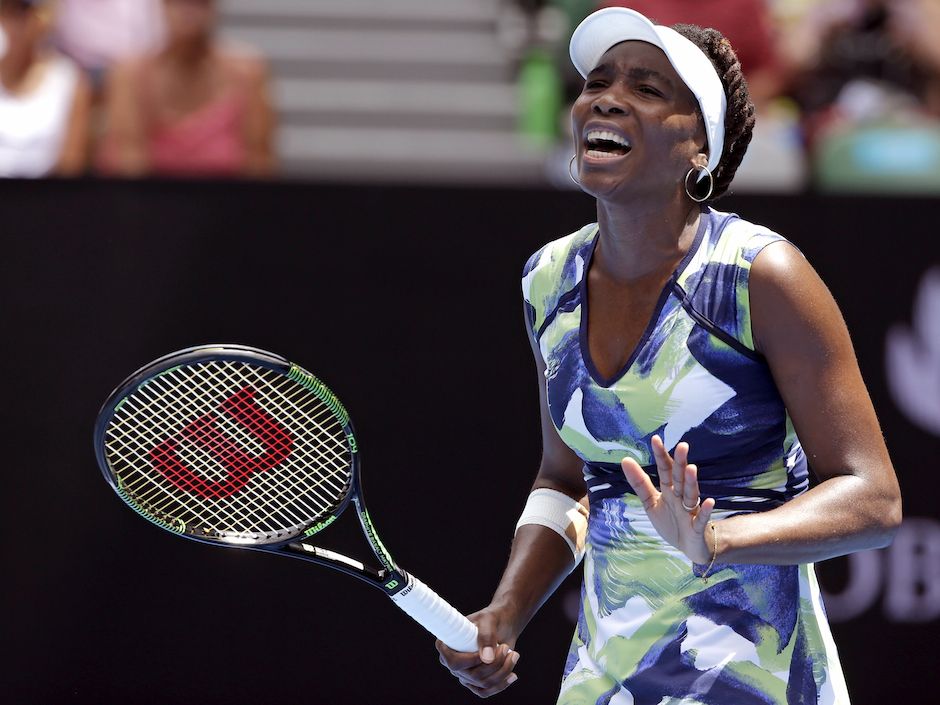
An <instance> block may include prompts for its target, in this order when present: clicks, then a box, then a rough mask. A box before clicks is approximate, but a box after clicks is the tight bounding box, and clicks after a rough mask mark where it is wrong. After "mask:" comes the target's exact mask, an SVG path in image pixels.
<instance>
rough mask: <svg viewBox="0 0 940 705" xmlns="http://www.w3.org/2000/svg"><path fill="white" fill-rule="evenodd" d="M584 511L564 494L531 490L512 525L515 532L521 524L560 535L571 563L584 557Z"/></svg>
mask: <svg viewBox="0 0 940 705" xmlns="http://www.w3.org/2000/svg"><path fill="white" fill-rule="evenodd" d="M587 517H588V513H587V509H585V508H584V505H582V504H581V503H580V502H578V501H577V500H574V499H572V498H571V497H569V496H568V495H566V494H565V493H564V492H559V491H557V490H552V489H549V488H547V487H540V488H539V489H537V490H532V492H531V493H530V494H529V499H528V501H527V502H526V504H525V509H523V510H522V516H520V517H519V521H518V522H516V531H517V532H518V531H519V527H520V526H523V525H525V524H538V525H540V526H544V527H547V528H549V529H551V530H552V531H554V532H555V533H557V534H558V535H559V536H561V537H562V538H563V539H564V540H565V542H566V543H567V544H568V548H570V549H571V554H572V555H573V556H574V564H575V565H577V564H578V563H580V562H581V559H582V558H583V557H584V541H585V539H586V538H587V527H588V522H587Z"/></svg>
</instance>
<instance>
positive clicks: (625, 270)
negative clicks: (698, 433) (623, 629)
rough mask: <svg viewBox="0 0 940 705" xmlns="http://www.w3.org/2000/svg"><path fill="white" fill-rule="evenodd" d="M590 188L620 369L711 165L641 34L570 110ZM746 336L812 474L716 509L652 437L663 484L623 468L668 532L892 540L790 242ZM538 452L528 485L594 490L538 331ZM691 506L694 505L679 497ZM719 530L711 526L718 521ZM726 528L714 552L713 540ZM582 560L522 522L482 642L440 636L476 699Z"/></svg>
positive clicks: (892, 506)
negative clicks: (601, 136) (796, 489)
mask: <svg viewBox="0 0 940 705" xmlns="http://www.w3.org/2000/svg"><path fill="white" fill-rule="evenodd" d="M572 122H573V126H574V132H575V143H576V144H578V145H579V147H578V163H579V167H580V168H579V174H580V180H581V184H582V188H583V189H584V190H585V191H587V192H588V193H590V194H592V195H594V196H595V197H596V198H597V210H598V223H599V225H600V231H599V233H600V234H599V238H600V239H599V241H598V245H597V248H596V251H595V254H594V258H593V260H592V263H591V268H590V270H589V271H588V273H587V277H588V279H587V285H588V286H587V290H588V304H589V307H588V310H589V318H588V346H589V351H590V355H591V358H592V360H593V362H594V364H595V366H596V367H597V369H598V371H599V372H600V373H601V374H602V375H604V376H605V377H610V376H613V375H614V374H616V373H617V372H618V371H620V370H621V369H622V367H623V365H624V364H625V363H626V361H627V360H628V358H629V357H630V354H631V352H632V351H633V349H634V348H635V347H636V345H637V344H638V342H639V340H640V338H641V337H642V334H643V331H644V330H645V328H646V326H647V324H648V322H649V320H650V318H651V317H652V315H653V313H654V309H655V305H656V301H657V299H658V297H659V295H660V293H661V291H662V289H663V287H664V286H665V284H666V282H667V280H668V279H669V277H670V276H671V274H672V272H673V271H674V269H675V267H676V266H677V264H678V263H679V262H680V260H681V259H682V257H683V256H684V255H685V253H686V252H687V251H688V249H689V247H690V246H691V243H692V240H693V238H694V235H695V232H696V229H697V227H698V221H699V217H700V210H699V206H698V205H697V204H696V203H694V202H693V201H692V200H691V199H690V198H689V197H688V195H687V194H686V192H685V186H684V180H685V175H686V173H687V172H688V170H689V169H690V168H691V167H692V166H693V165H704V164H705V163H706V162H707V144H706V139H705V134H704V127H703V124H702V121H701V118H700V117H699V116H698V112H697V110H696V102H695V99H694V97H693V95H692V93H691V91H689V89H688V88H687V87H686V86H685V85H684V84H683V83H682V81H681V79H679V77H678V75H677V74H676V73H675V70H674V69H673V68H672V66H671V65H670V64H669V62H668V60H667V59H666V56H665V54H663V53H662V52H661V51H660V50H659V49H657V48H655V47H653V46H652V45H649V44H645V43H643V42H624V43H622V44H618V45H616V46H614V47H612V48H611V49H610V50H608V51H607V53H606V54H604V56H603V57H602V59H601V62H600V65H599V66H598V68H597V69H595V70H594V71H593V72H592V73H591V74H589V75H588V78H587V80H586V82H585V87H584V90H583V91H582V93H581V96H580V97H579V98H578V100H577V101H576V102H575V104H574V106H573V108H572ZM596 126H599V128H600V129H605V130H606V129H609V130H611V131H614V132H616V133H618V134H620V135H622V136H625V137H626V138H627V139H629V141H630V144H631V145H632V149H631V150H630V152H629V153H627V154H625V155H623V156H618V157H614V158H611V157H603V156H600V155H596V154H595V155H594V156H591V155H589V154H587V152H588V151H589V150H588V149H587V145H586V142H585V140H584V139H583V137H584V136H585V135H586V133H587V132H588V131H590V130H591V129H594V128H595V127H596ZM749 290H750V298H751V301H750V304H751V316H752V335H753V339H754V345H755V348H756V349H757V350H758V351H759V352H760V353H761V354H763V355H764V356H765V358H766V361H767V364H768V365H769V367H770V370H771V373H772V374H773V377H774V380H775V381H776V384H777V387H778V389H779V391H780V394H781V396H782V398H783V401H784V403H785V405H786V407H787V410H788V412H789V414H790V417H791V419H792V420H793V423H794V426H795V428H796V432H797V434H798V435H799V438H800V441H801V443H802V445H803V448H804V450H805V452H806V454H807V457H808V459H809V462H810V464H811V465H812V467H813V469H814V471H815V473H816V475H817V477H818V479H819V480H820V482H819V484H818V485H817V486H816V487H814V488H813V489H811V490H809V491H807V492H805V493H804V494H803V495H801V496H800V497H798V498H796V499H794V500H792V501H790V502H788V503H786V504H785V505H783V506H781V507H779V508H776V509H773V510H771V511H767V512H762V513H759V514H748V515H739V516H735V517H731V518H727V519H720V520H719V519H716V520H715V521H711V515H712V509H713V508H714V500H713V499H711V498H706V497H700V494H699V489H698V482H697V468H696V466H695V465H694V464H693V463H690V462H689V459H690V457H694V449H690V448H689V446H688V444H687V443H679V444H678V446H677V447H676V448H675V450H674V452H673V454H672V455H670V454H669V452H668V451H667V449H666V448H665V447H664V446H663V444H662V441H661V439H659V438H658V437H654V439H653V455H654V457H655V460H656V464H657V469H658V473H659V475H660V477H661V478H662V482H661V485H660V487H656V486H655V485H654V484H653V483H652V481H651V480H650V478H649V476H648V475H647V474H646V473H645V472H644V471H643V470H642V468H641V467H640V466H639V465H638V464H637V463H636V462H635V461H633V460H632V459H625V460H624V461H623V462H622V467H623V472H624V474H625V476H626V478H627V480H628V481H629V482H630V484H631V486H632V487H633V489H634V491H635V492H636V494H637V496H638V497H639V498H640V499H641V500H642V501H643V503H644V508H645V509H646V512H647V514H648V516H649V517H650V519H651V521H652V523H653V525H654V526H655V527H656V529H657V531H658V532H659V533H660V535H661V536H662V537H663V539H664V540H666V541H667V542H669V543H670V544H672V545H673V546H675V547H676V548H678V549H679V550H681V551H682V552H683V553H684V554H685V555H686V556H687V557H688V558H689V559H690V560H692V561H694V562H696V563H700V564H708V563H709V561H711V559H712V556H713V555H714V556H715V564H716V565H715V567H716V570H720V567H721V564H722V563H760V564H783V565H790V564H797V563H809V562H815V561H820V560H824V559H826V558H831V557H833V556H838V555H842V554H846V553H850V552H853V551H858V550H864V549H870V548H880V547H883V546H885V545H887V544H888V543H890V541H891V538H892V537H893V535H894V532H895V531H896V529H897V527H898V526H899V524H900V521H901V500H900V491H899V488H898V483H897V479H896V476H895V473H894V469H893V467H892V465H891V461H890V459H889V457H888V452H887V449H886V447H885V444H884V440H883V437H882V434H881V429H880V428H879V425H878V421H877V418H876V417H875V413H874V409H873V407H872V404H871V400H870V398H869V395H868V392H867V390H866V388H865V385H864V382H863V381H862V378H861V374H860V372H859V369H858V364H857V361H856V359H855V353H854V351H853V349H852V344H851V341H850V339H849V335H848V331H847V329H846V326H845V323H844V321H843V319H842V316H841V314H840V313H839V309H838V307H837V306H836V304H835V301H834V300H833V298H832V295H831V294H830V293H829V290H828V289H827V288H826V286H825V284H823V282H822V281H821V280H820V279H819V277H818V275H817V274H816V272H815V271H814V270H813V268H812V267H811V266H810V265H809V264H808V263H807V261H806V260H805V259H804V258H803V256H802V255H801V254H800V253H799V252H798V251H797V250H796V249H795V248H793V247H792V246H790V245H788V244H787V243H782V242H781V243H775V244H772V245H769V246H767V247H766V248H765V249H764V250H763V251H762V252H761V253H760V254H759V255H758V256H757V258H756V259H755V260H754V263H753V265H752V268H751V273H750V289H749ZM530 342H531V343H532V349H533V354H534V356H535V360H536V368H537V371H538V384H539V402H540V409H541V420H542V424H541V425H542V444H543V455H542V461H541V464H540V466H539V472H538V476H537V478H536V481H535V483H534V485H533V489H535V488H538V487H550V488H553V489H556V490H559V491H561V492H564V493H565V494H567V495H569V496H570V497H572V498H574V499H577V500H580V501H582V502H584V503H586V501H587V498H586V490H585V486H584V482H583V479H582V463H581V461H580V459H579V458H578V457H577V456H576V455H575V454H574V453H573V452H572V451H571V449H569V448H568V447H567V446H566V445H565V444H564V443H563V442H562V440H561V438H560V437H559V436H558V433H557V431H556V429H555V427H554V425H553V423H552V421H551V417H550V415H549V411H548V405H547V401H546V393H545V384H544V377H543V373H544V371H545V363H544V361H543V360H542V358H541V354H540V351H539V349H538V347H537V345H536V344H535V342H534V341H531V340H530ZM699 500H701V504H700V505H699V506H698V508H697V509H696V510H695V511H693V512H689V511H687V510H686V509H684V508H683V507H682V503H683V502H685V504H686V505H687V506H694V505H696V503H697V502H698V501H699ZM712 527H714V528H715V530H716V532H717V533H716V532H715V531H713V530H712ZM716 536H717V538H718V541H717V550H716V543H715V537H716ZM572 568H573V560H572V556H571V551H570V550H569V548H568V546H567V544H566V543H565V542H564V540H563V539H562V538H561V537H560V536H559V535H558V534H556V533H555V532H553V531H552V530H550V529H547V528H545V527H542V526H536V525H527V526H523V527H521V528H520V530H519V532H518V533H517V535H516V538H515V541H514V543H513V548H512V553H511V555H510V558H509V563H508V565H507V567H506V571H505V573H504V575H503V577H502V579H501V581H500V584H499V586H498V588H497V590H496V593H495V594H494V596H493V599H492V601H491V603H490V604H489V605H488V606H487V607H486V608H485V609H483V610H481V611H479V612H477V613H475V614H474V615H471V616H470V618H471V619H472V620H473V621H474V622H475V623H476V624H477V626H478V628H479V630H480V637H479V645H480V651H479V652H478V653H473V654H461V653H457V652H454V651H452V650H450V649H448V648H447V647H446V646H444V645H443V644H441V643H440V642H438V643H437V648H438V651H439V652H440V654H441V662H442V663H443V664H444V665H445V666H446V667H447V668H448V669H450V670H451V671H452V672H453V673H454V675H455V676H457V677H458V679H460V681H461V683H463V684H464V685H465V686H466V687H468V688H469V689H470V690H471V691H473V692H474V693H476V694H477V695H479V696H481V697H488V696H490V695H493V694H495V693H498V692H500V691H502V690H504V689H505V688H506V687H508V686H509V685H511V683H512V682H514V680H515V679H514V678H513V676H514V675H515V674H513V673H512V668H513V667H514V665H515V659H517V658H518V657H517V656H516V657H513V654H515V653H516V652H515V651H513V650H512V649H513V648H514V646H515V643H516V640H517V639H518V637H519V634H520V633H521V632H522V630H523V629H524V628H525V625H526V624H527V623H528V621H529V620H530V619H531V617H532V616H533V615H534V614H535V612H536V611H537V610H538V608H539V607H540V606H541V604H542V603H543V602H544V601H545V600H546V599H547V598H548V596H550V595H551V593H552V592H553V591H554V590H555V588H556V587H557V586H558V584H559V583H560V582H561V580H562V579H563V578H564V577H565V575H567V573H568V572H569V571H570V570H571V569H572Z"/></svg>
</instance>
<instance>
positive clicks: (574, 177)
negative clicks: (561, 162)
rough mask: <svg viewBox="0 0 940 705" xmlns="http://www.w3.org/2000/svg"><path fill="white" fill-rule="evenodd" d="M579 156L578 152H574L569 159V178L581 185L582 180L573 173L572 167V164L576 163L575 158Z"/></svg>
mask: <svg viewBox="0 0 940 705" xmlns="http://www.w3.org/2000/svg"><path fill="white" fill-rule="evenodd" d="M577 158H578V155H577V154H572V155H571V159H569V160H568V178H569V179H571V180H572V181H574V183H575V184H576V185H577V186H580V185H581V182H580V181H579V180H578V178H577V177H576V176H575V175H574V174H572V173H571V167H572V165H574V160H575V159H577Z"/></svg>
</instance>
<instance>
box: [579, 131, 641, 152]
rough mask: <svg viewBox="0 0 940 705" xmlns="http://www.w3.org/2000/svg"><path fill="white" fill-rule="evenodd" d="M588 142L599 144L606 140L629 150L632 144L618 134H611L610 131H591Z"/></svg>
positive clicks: (588, 134)
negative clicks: (600, 141) (598, 142)
mask: <svg viewBox="0 0 940 705" xmlns="http://www.w3.org/2000/svg"><path fill="white" fill-rule="evenodd" d="M587 140H588V142H597V141H598V140H605V141H607V142H615V143H617V144H619V145H621V146H623V147H626V148H627V149H629V148H630V142H629V141H628V140H627V139H626V138H624V137H622V136H621V135H618V134H617V133H616V132H611V131H610V130H591V131H590V132H588V133H587Z"/></svg>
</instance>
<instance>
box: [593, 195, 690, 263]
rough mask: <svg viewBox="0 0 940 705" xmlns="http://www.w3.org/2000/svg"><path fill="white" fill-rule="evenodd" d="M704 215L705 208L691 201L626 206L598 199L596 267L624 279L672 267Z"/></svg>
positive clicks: (687, 248) (681, 254)
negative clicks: (690, 203) (598, 233)
mask: <svg viewBox="0 0 940 705" xmlns="http://www.w3.org/2000/svg"><path fill="white" fill-rule="evenodd" d="M700 217H701V209H700V208H699V207H698V205H697V204H692V205H691V206H689V204H688V201H677V202H676V203H674V204H666V205H665V206H664V205H663V204H661V203H657V204H654V203H649V202H646V203H641V204H631V205H629V206H624V205H622V204H611V203H609V202H604V201H601V200H598V202H597V222H598V225H599V227H600V238H601V240H600V242H599V243H598V245H599V247H598V252H597V253H595V258H594V260H593V261H592V266H597V267H599V268H600V269H601V271H602V272H603V273H604V274H605V275H606V276H610V277H613V278H616V279H619V280H622V281H628V280H632V279H638V278H640V277H643V276H646V275H648V274H651V273H653V272H656V271H658V270H660V269H662V268H664V267H668V268H669V269H672V267H674V266H675V264H676V262H677V261H678V260H679V259H681V258H682V257H683V256H684V255H685V253H686V252H688V250H689V247H691V246H692V241H693V240H694V239H695V233H696V230H697V229H698V223H699V218H700ZM597 255H600V257H598V256H597Z"/></svg>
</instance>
